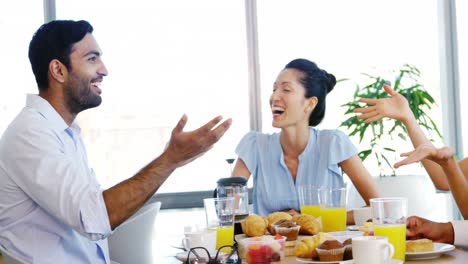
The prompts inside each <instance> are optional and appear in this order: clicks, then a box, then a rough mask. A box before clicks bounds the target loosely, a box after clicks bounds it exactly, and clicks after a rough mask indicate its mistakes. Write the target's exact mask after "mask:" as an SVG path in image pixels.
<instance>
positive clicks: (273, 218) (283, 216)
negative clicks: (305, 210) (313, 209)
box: [268, 212, 292, 235]
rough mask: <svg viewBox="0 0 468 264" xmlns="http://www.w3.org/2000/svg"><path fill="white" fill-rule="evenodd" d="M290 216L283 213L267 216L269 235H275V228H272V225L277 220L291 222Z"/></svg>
mask: <svg viewBox="0 0 468 264" xmlns="http://www.w3.org/2000/svg"><path fill="white" fill-rule="evenodd" d="M291 218H292V216H291V215H290V214H288V213H285V212H274V213H271V214H270V215H269V216H268V232H270V234H272V235H275V234H276V232H275V228H273V224H274V223H276V222H278V221H279V220H291Z"/></svg>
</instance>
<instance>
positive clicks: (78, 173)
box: [0, 21, 231, 263]
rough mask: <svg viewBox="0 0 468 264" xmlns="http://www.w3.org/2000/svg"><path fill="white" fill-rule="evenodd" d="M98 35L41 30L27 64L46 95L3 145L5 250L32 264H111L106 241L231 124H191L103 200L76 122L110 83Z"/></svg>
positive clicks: (82, 25)
mask: <svg viewBox="0 0 468 264" xmlns="http://www.w3.org/2000/svg"><path fill="white" fill-rule="evenodd" d="M92 32H93V28H92V26H91V25H90V24H89V23H88V22H86V21H52V22H50V23H47V24H44V25H43V26H41V27H40V28H39V29H38V31H37V32H36V33H35V34H34V36H33V39H32V40H31V43H30V46H29V59H30V62H31V66H32V69H33V73H34V75H35V77H36V82H37V85H38V88H39V95H28V97H27V102H26V107H25V108H24V109H23V110H22V111H21V112H20V113H19V114H18V116H17V117H16V118H15V119H14V120H13V122H12V123H11V124H10V126H9V127H8V128H7V130H6V131H5V132H4V134H3V136H2V139H1V140H0V193H1V195H0V247H1V248H2V250H5V251H6V252H8V253H9V254H10V255H12V256H14V257H16V258H18V259H19V260H21V261H23V262H25V263H110V260H109V251H108V248H107V240H106V237H108V236H109V235H110V234H111V233H112V230H114V229H115V228H116V227H117V226H119V225H120V224H121V223H122V222H124V221H125V220H126V219H128V218H129V217H130V216H131V215H132V214H134V213H135V212H136V211H137V210H138V209H139V208H140V207H141V206H143V204H144V203H145V202H146V201H147V200H148V199H149V198H150V197H151V196H152V195H153V194H154V193H155V192H156V191H157V190H158V188H159V187H160V186H161V184H162V183H163V182H164V181H165V180H166V179H167V177H168V176H169V175H170V174H171V173H172V172H173V171H174V170H175V169H176V168H178V167H180V166H183V165H185V164H187V163H188V162H190V161H192V160H194V159H195V158H197V157H199V156H200V155H202V154H203V153H205V152H206V151H207V150H209V149H210V148H211V146H212V145H213V144H214V143H216V142H217V141H218V140H219V139H220V138H221V136H222V135H223V134H224V133H225V131H226V130H227V129H228V128H229V126H230V124H231V120H230V119H228V120H226V121H224V122H223V123H221V124H219V123H220V121H221V120H222V117H220V116H218V117H216V118H214V119H213V120H211V121H210V122H208V123H207V124H205V125H204V126H202V127H201V128H199V129H197V130H194V131H189V132H184V131H183V128H184V126H185V124H186V122H187V117H186V116H185V115H184V116H183V117H182V118H181V120H180V121H179V123H178V124H177V125H176V127H175V128H174V129H173V131H172V136H171V139H170V142H169V144H168V146H167V148H166V150H165V151H164V152H163V153H162V154H161V155H160V156H159V157H158V158H156V159H154V160H153V161H151V162H150V163H149V164H148V165H147V166H146V167H144V168H143V169H141V170H140V171H139V172H138V173H137V174H136V175H135V176H133V177H131V178H129V179H127V180H125V181H123V182H121V183H119V184H117V185H116V186H113V187H111V188H109V189H107V190H104V191H103V190H101V188H100V186H99V184H98V182H97V180H96V177H95V175H94V172H93V170H92V168H91V167H90V166H89V164H88V160H87V156H86V150H85V147H84V145H83V142H82V140H81V136H80V129H79V127H78V125H77V124H75V123H74V120H75V117H76V116H77V114H78V113H80V112H81V111H83V110H86V109H88V108H92V107H96V106H98V105H100V103H101V100H102V99H101V96H100V94H101V89H100V84H101V82H102V80H103V77H104V76H106V75H107V69H106V67H105V66H104V63H103V61H102V60H101V54H102V52H101V49H100V48H99V46H98V44H97V42H96V40H95V39H94V37H93V35H92ZM217 124H219V125H218V126H217V127H215V126H216V125H217Z"/></svg>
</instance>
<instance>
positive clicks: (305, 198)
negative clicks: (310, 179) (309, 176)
mask: <svg viewBox="0 0 468 264" xmlns="http://www.w3.org/2000/svg"><path fill="white" fill-rule="evenodd" d="M297 191H298V194H299V205H300V207H301V214H308V215H312V216H314V217H316V218H318V217H320V188H319V187H318V186H315V185H299V186H298V187H297Z"/></svg>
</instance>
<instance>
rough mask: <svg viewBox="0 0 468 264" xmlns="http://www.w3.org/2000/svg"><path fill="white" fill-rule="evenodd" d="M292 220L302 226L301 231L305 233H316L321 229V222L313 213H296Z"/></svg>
mask: <svg viewBox="0 0 468 264" xmlns="http://www.w3.org/2000/svg"><path fill="white" fill-rule="evenodd" d="M292 221H294V222H296V224H298V225H300V226H301V229H300V230H299V233H301V234H304V235H315V234H317V233H318V232H320V231H321V225H320V222H319V221H318V220H317V219H316V218H315V217H313V216H311V215H306V214H300V215H295V216H293V218H292Z"/></svg>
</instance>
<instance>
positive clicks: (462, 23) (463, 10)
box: [456, 0, 468, 158]
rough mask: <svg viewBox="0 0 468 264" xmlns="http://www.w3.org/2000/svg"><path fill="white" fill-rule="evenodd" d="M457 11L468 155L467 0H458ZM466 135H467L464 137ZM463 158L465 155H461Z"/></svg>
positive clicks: (462, 128)
mask: <svg viewBox="0 0 468 264" xmlns="http://www.w3.org/2000/svg"><path fill="white" fill-rule="evenodd" d="M456 13H457V31H458V34H457V38H458V65H459V80H460V85H459V87H460V99H459V100H460V111H461V118H460V119H461V123H462V127H461V131H462V139H463V155H464V157H468V138H467V137H466V135H468V121H467V118H466V117H465V118H463V117H464V115H466V113H467V112H468V105H467V104H466V102H467V101H468V91H467V89H466V87H467V85H468V77H467V75H468V48H467V47H468V26H467V25H468V17H467V16H466V14H468V4H467V2H466V1H460V0H457V1H456ZM464 136H465V137H464ZM460 158H463V157H460Z"/></svg>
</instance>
